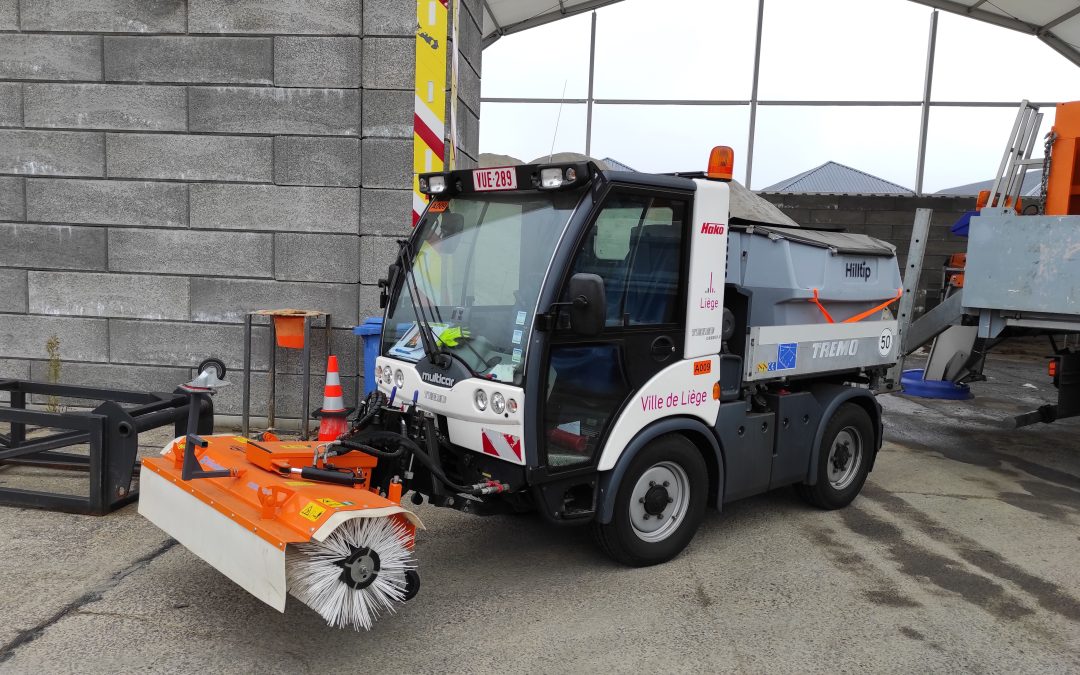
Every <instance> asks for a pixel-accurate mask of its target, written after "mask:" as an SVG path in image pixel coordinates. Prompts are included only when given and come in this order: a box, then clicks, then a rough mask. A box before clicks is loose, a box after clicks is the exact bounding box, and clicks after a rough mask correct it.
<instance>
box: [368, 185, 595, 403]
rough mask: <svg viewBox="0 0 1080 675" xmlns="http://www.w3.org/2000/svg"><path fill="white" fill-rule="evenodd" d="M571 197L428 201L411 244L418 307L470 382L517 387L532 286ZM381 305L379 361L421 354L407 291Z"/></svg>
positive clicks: (535, 294) (536, 292)
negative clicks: (383, 312) (383, 309)
mask: <svg viewBox="0 0 1080 675" xmlns="http://www.w3.org/2000/svg"><path fill="white" fill-rule="evenodd" d="M580 197H581V192H580V191H568V192H539V193H534V192H528V193H522V192H515V193H503V194H483V195H468V196H463V197H455V198H453V199H451V200H449V201H434V202H432V204H431V206H430V208H429V209H428V212H427V214H426V215H425V216H424V218H423V219H422V220H421V221H420V223H419V224H418V225H417V227H418V228H419V232H418V233H417V237H416V239H414V240H413V248H412V251H413V253H414V254H415V259H414V261H413V272H414V273H415V275H416V285H417V289H418V292H419V293H418V298H417V300H418V301H419V302H418V303H417V304H419V305H420V306H421V309H422V310H423V311H425V313H426V314H427V315H428V317H427V318H428V319H429V320H430V322H431V328H432V331H433V332H434V333H435V336H436V340H437V341H438V343H439V344H440V345H441V347H442V348H443V349H444V350H446V351H447V352H450V353H451V354H453V355H454V356H455V357H457V358H459V359H460V360H461V361H463V362H464V363H465V364H466V365H467V366H468V367H469V368H470V370H472V372H473V373H474V374H475V375H479V376H481V377H487V378H491V379H494V380H498V381H500V382H512V383H515V384H520V383H521V381H522V374H523V372H524V365H525V356H526V352H527V350H528V342H529V333H530V330H531V327H532V322H533V314H534V312H535V310H536V302H537V299H538V298H539V296H540V285H541V284H542V283H543V281H544V276H545V274H546V273H547V269H548V264H549V263H550V261H551V256H552V254H553V252H554V250H555V245H556V244H557V243H558V241H559V237H560V235H561V234H562V231H563V229H564V228H565V227H566V223H567V221H569V220H570V215H571V213H573V210H574V207H575V206H576V205H577V202H578V200H579V199H580ZM403 277H404V275H399V276H398V281H397V284H396V286H397V287H398V292H397V293H396V294H395V295H394V296H392V298H391V304H390V306H389V307H388V308H387V313H386V321H385V323H384V330H383V345H382V351H383V354H385V355H387V356H392V357H394V358H398V359H404V360H407V361H414V362H415V361H419V360H420V359H421V358H422V357H423V356H424V346H423V343H422V341H421V338H420V329H419V327H418V326H417V323H416V314H415V312H414V310H413V301H412V299H411V294H410V291H409V286H408V285H407V284H404V283H403Z"/></svg>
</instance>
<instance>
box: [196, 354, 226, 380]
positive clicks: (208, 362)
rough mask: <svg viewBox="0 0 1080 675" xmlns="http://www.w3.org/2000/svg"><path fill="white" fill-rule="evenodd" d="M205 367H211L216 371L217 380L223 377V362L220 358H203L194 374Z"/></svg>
mask: <svg viewBox="0 0 1080 675" xmlns="http://www.w3.org/2000/svg"><path fill="white" fill-rule="evenodd" d="M207 368H213V369H214V370H215V371H216V373H217V377H218V379H219V380H223V379H225V372H226V371H225V362H224V361H222V360H221V359H216V358H214V357H210V358H208V359H203V362H202V363H200V364H199V368H198V370H196V371H195V374H196V375H198V374H199V373H201V372H202V371H204V370H206V369H207Z"/></svg>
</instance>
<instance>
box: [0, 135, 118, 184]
mask: <svg viewBox="0 0 1080 675" xmlns="http://www.w3.org/2000/svg"><path fill="white" fill-rule="evenodd" d="M0 173H20V174H26V175H31V176H95V177H96V176H103V175H104V174H105V134H101V133H93V132H89V131H20V130H17V129H0Z"/></svg>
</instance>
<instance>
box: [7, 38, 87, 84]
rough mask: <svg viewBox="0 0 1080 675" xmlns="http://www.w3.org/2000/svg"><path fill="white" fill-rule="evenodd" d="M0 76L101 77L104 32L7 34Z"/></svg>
mask: <svg viewBox="0 0 1080 675" xmlns="http://www.w3.org/2000/svg"><path fill="white" fill-rule="evenodd" d="M0 79H7V80H101V36H99V35H24V34H17V33H13V34H7V35H4V39H3V40H0Z"/></svg>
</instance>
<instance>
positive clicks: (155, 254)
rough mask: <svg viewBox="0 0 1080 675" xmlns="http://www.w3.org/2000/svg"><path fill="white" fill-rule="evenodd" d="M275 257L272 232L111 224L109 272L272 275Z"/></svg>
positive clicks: (234, 275)
mask: <svg viewBox="0 0 1080 675" xmlns="http://www.w3.org/2000/svg"><path fill="white" fill-rule="evenodd" d="M95 229H100V228H95ZM273 258H274V253H273V235H270V234H257V233H254V232H207V231H193V230H165V229H159V228H155V229H152V230H142V229H135V228H110V229H109V271H111V272H150V273H155V274H161V273H169V274H198V275H204V276H226V277H267V278H268V277H271V276H272V274H271V267H272V265H273Z"/></svg>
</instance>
